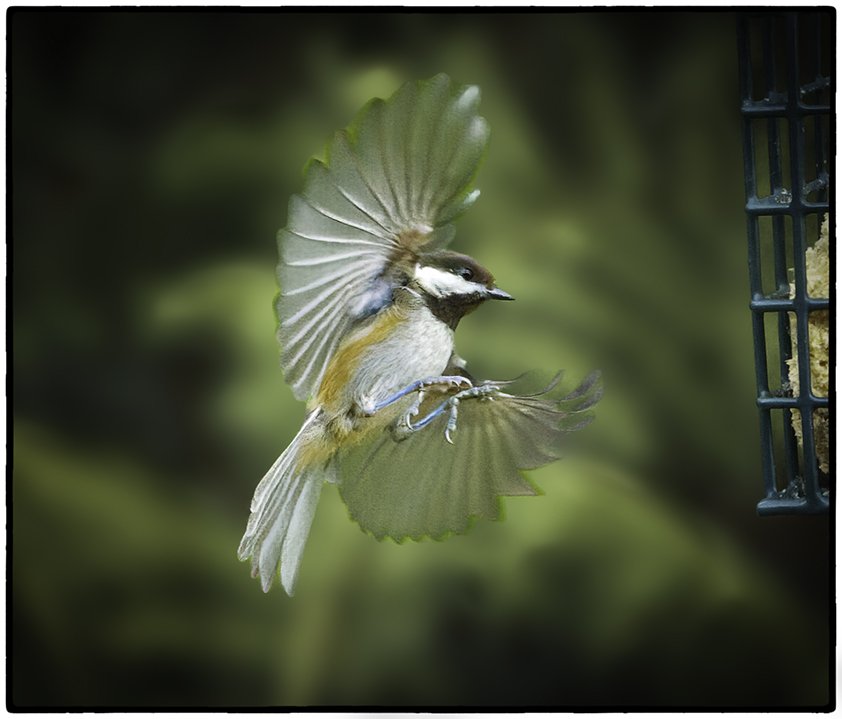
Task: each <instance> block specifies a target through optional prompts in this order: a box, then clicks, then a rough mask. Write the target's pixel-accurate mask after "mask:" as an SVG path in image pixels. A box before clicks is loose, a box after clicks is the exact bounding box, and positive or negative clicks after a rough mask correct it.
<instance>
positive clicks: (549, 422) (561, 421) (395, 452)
mask: <svg viewBox="0 0 842 719" xmlns="http://www.w3.org/2000/svg"><path fill="white" fill-rule="evenodd" d="M600 391H601V390H600V384H599V382H598V375H597V376H594V377H589V378H588V379H587V380H585V382H584V383H583V385H582V386H580V387H579V388H577V389H576V390H575V391H574V392H572V393H570V394H569V395H566V396H564V395H561V394H560V393H559V392H557V391H555V389H554V388H550V389H548V390H547V391H546V392H544V393H536V394H533V395H528V394H525V395H519V394H512V393H511V392H510V391H509V387H506V391H505V392H503V393H501V394H498V395H497V396H494V397H492V398H482V399H463V400H462V402H461V404H460V405H459V422H458V429H457V431H456V433H455V435H454V437H453V439H454V444H452V445H451V444H448V443H447V442H446V441H445V438H444V429H445V426H446V425H447V413H444V414H442V415H440V416H439V417H437V418H436V419H435V420H433V421H432V422H431V423H430V424H429V425H427V426H426V427H424V428H423V429H421V430H419V431H417V432H415V433H414V434H411V435H410V436H409V437H407V438H406V439H404V440H402V441H395V439H394V438H393V437H392V436H391V434H390V433H388V432H384V433H383V434H382V435H380V436H378V437H377V438H376V439H374V440H373V441H371V442H370V443H368V444H364V445H359V446H357V447H354V448H351V449H348V450H346V451H344V452H343V454H342V455H341V456H340V458H339V463H338V466H339V476H340V479H341V483H340V491H341V493H342V497H343V499H344V500H345V503H346V504H347V505H348V509H349V511H350V513H351V516H352V517H353V518H354V519H355V520H356V521H357V522H358V523H359V524H360V526H361V527H362V528H363V529H364V530H366V531H368V532H370V533H371V534H373V535H374V536H376V537H378V538H380V539H382V538H384V537H391V538H393V539H396V540H398V541H402V540H404V539H407V538H411V539H415V540H418V539H422V538H424V537H432V538H435V539H440V538H442V537H444V536H446V535H447V534H449V533H452V532H456V533H459V532H464V531H465V530H466V529H467V528H468V526H469V524H470V522H471V521H472V519H473V518H476V517H480V518H485V519H497V518H499V516H500V502H499V497H501V496H517V495H534V494H537V490H536V489H535V488H534V487H533V485H532V484H530V483H529V482H528V481H527V480H526V479H525V478H524V477H523V475H522V474H521V470H524V469H534V468H536V467H539V466H542V465H544V464H547V463H548V462H551V461H553V460H555V459H558V458H559V456H560V445H561V444H562V441H563V438H564V435H566V434H568V433H569V432H571V431H574V430H575V429H576V428H577V427H578V426H579V425H581V424H583V422H582V420H583V418H584V416H585V415H586V414H587V413H588V409H589V408H590V407H591V406H592V405H593V403H594V401H595V399H594V397H596V399H598V398H599V394H600ZM432 404H434V403H433V402H430V401H426V402H425V403H424V405H422V410H421V413H422V414H423V413H424V412H425V411H428V410H429V407H430V406H431V405H432Z"/></svg>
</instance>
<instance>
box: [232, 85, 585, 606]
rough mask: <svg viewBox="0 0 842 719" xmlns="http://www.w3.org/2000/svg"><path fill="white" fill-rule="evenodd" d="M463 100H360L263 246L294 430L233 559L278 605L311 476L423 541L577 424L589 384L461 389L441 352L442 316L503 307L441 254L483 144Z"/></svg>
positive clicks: (417, 96) (521, 484)
mask: <svg viewBox="0 0 842 719" xmlns="http://www.w3.org/2000/svg"><path fill="white" fill-rule="evenodd" d="M478 103H479V89H478V88H477V87H473V86H471V87H466V88H463V89H461V90H459V91H457V92H453V91H452V90H451V88H450V80H449V78H448V77H447V76H446V75H437V76H436V77H434V78H433V79H431V80H429V81H427V82H421V83H408V84H406V85H404V86H403V87H402V88H401V89H400V90H398V92H397V93H396V94H395V95H394V96H392V97H391V98H390V99H389V100H387V101H385V102H384V101H382V100H374V101H373V102H371V103H369V104H368V105H367V106H366V107H365V108H363V110H362V111H361V113H360V115H359V116H358V118H357V120H356V122H355V124H354V125H352V127H351V128H349V129H348V130H342V131H339V132H338V133H336V135H335V137H334V139H333V142H332V144H331V145H330V147H329V151H328V158H327V161H326V162H320V161H318V160H314V161H312V162H311V163H310V165H309V166H308V168H307V173H306V181H305V187H304V191H303V193H302V194H301V195H294V196H293V197H292V199H291V200H290V205H289V218H288V225H287V227H286V229H284V230H281V232H280V233H279V237H278V243H279V249H280V254H281V262H280V265H279V268H278V274H279V277H278V279H279V283H280V287H281V294H280V295H279V298H278V301H277V313H278V318H279V321H280V326H279V331H278V338H279V341H280V344H281V347H282V364H283V367H284V373H285V378H286V380H287V382H288V383H289V384H290V386H291V387H292V390H293V392H294V394H295V396H296V397H297V398H298V399H300V400H307V403H308V404H307V409H308V413H307V416H306V418H305V419H304V423H303V425H302V427H301V429H300V430H299V432H298V434H297V435H296V436H295V438H294V439H293V440H292V442H291V443H290V445H289V446H288V447H287V449H286V450H285V451H284V452H283V454H281V456H280V457H279V458H278V459H277V461H276V462H275V463H274V464H273V465H272V467H271V468H270V469H269V471H268V472H267V474H266V475H265V476H264V477H263V479H262V481H261V482H260V484H259V485H258V486H257V490H256V491H255V494H254V498H253V500H252V503H251V516H250V517H249V521H248V526H247V528H246V531H245V535H244V536H243V539H242V542H241V543H240V547H239V551H238V556H239V558H240V559H241V560H248V559H250V560H251V567H252V576H259V577H260V580H261V584H262V586H263V590H264V591H268V590H269V588H270V587H271V586H272V583H273V581H274V580H275V578H276V576H277V575H278V574H279V573H280V579H281V583H282V585H283V587H284V589H285V590H286V591H287V593H288V594H290V595H291V594H292V593H293V589H294V587H295V583H296V579H297V576H298V570H299V566H300V563H301V556H302V552H303V550H304V545H305V542H306V540H307V536H308V534H309V531H310V525H311V524H312V521H313V516H314V514H315V511H316V504H317V502H318V499H319V494H320V492H321V488H322V485H323V483H324V482H326V481H327V482H337V483H338V484H339V488H340V492H341V494H342V496H343V499H344V500H345V502H346V504H347V505H348V508H349V511H350V513H351V516H352V517H353V518H354V519H355V520H356V521H357V522H359V524H360V525H361V527H362V528H363V529H364V530H366V531H368V532H370V533H372V534H373V535H374V536H376V537H378V538H383V537H393V538H395V539H397V540H398V541H400V540H402V539H404V538H407V537H409V538H414V539H420V538H422V537H425V536H429V537H433V538H441V537H443V536H445V535H447V534H448V533H452V532H461V531H464V530H465V529H466V528H467V527H468V523H469V522H470V521H471V519H472V518H473V517H488V518H492V519H493V518H497V516H498V515H499V496H501V495H529V494H536V493H537V492H536V490H535V488H534V487H533V486H532V485H531V484H530V483H529V482H528V481H526V480H525V479H524V477H523V476H522V475H521V473H520V471H519V470H520V469H530V468H534V467H538V466H540V465H542V464H545V463H547V462H549V461H552V460H554V459H556V458H558V456H559V454H558V440H559V439H560V437H561V435H562V434H564V433H565V432H569V431H572V430H573V429H577V428H578V427H579V426H581V425H582V424H584V423H586V421H587V420H588V419H589V417H588V416H586V415H583V414H582V413H583V412H584V410H586V409H588V408H589V407H591V406H592V405H593V404H594V403H595V402H596V401H597V400H598V398H599V394H600V389H599V382H598V376H597V374H596V373H594V374H593V375H591V376H590V377H588V378H587V379H586V380H585V381H584V382H583V383H582V384H581V385H580V386H579V387H578V388H577V389H576V390H574V391H573V392H572V393H570V394H568V395H566V396H558V393H557V392H556V384H557V379H556V381H554V382H552V383H551V384H550V386H548V387H545V388H543V389H542V390H540V391H536V392H530V393H521V394H518V393H515V392H514V391H513V387H514V385H513V383H512V382H494V381H483V382H478V381H477V380H475V379H474V378H473V377H471V376H470V374H468V372H467V371H466V370H465V362H464V361H463V360H462V359H461V358H460V357H459V356H458V355H457V353H456V351H455V348H454V340H453V335H454V330H455V329H456V327H457V325H458V324H459V320H460V319H461V318H462V317H463V316H464V315H466V314H467V313H469V312H471V311H472V310H474V309H476V308H477V307H478V306H479V305H481V304H483V303H484V302H486V301H487V300H511V299H512V297H511V296H510V295H509V294H508V293H506V292H504V291H503V290H501V289H499V288H498V287H497V286H496V284H495V281H494V277H493V276H492V275H491V273H490V272H489V271H488V270H487V269H485V268H484V267H482V266H481V265H479V264H478V263H477V262H476V261H475V260H473V259H472V258H470V257H468V256H466V255H462V254H458V253H455V252H452V251H449V250H446V249H444V247H445V246H446V245H447V244H448V243H449V242H450V240H451V239H452V237H453V234H454V229H453V226H452V224H450V223H451V221H452V220H453V219H454V218H455V217H456V216H457V215H458V214H460V213H461V212H463V211H464V210H465V209H467V208H468V207H469V206H470V205H471V204H473V202H474V201H475V200H476V198H477V196H478V195H479V191H477V190H474V191H472V192H468V187H469V185H470V183H471V181H472V179H473V177H474V175H475V173H476V171H477V167H478V164H479V161H480V158H481V157H482V154H483V152H484V149H485V146H486V143H487V141H488V135H489V130H488V125H487V123H486V121H485V119H484V118H482V117H480V116H479V115H478V114H477V106H478Z"/></svg>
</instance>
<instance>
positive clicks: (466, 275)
mask: <svg viewBox="0 0 842 719" xmlns="http://www.w3.org/2000/svg"><path fill="white" fill-rule="evenodd" d="M453 271H454V272H455V273H456V274H457V275H459V277H461V278H462V279H463V280H468V281H470V280H472V279H473V278H474V271H473V270H472V269H471V268H470V267H457V268H456V269H455V270H453Z"/></svg>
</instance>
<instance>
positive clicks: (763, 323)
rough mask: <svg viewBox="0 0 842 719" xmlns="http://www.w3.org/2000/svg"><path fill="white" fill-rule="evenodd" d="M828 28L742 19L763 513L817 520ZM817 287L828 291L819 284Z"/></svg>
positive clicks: (824, 473)
mask: <svg viewBox="0 0 842 719" xmlns="http://www.w3.org/2000/svg"><path fill="white" fill-rule="evenodd" d="M833 21H834V18H833V12H832V11H824V12H822V11H813V12H786V13H770V12H764V13H758V14H751V13H745V14H742V15H740V17H739V20H738V48H739V62H740V88H741V100H742V104H741V111H742V118H743V149H744V167H745V188H746V214H747V227H748V233H747V234H748V250H749V253H748V255H749V280H750V285H751V302H750V307H751V312H752V322H753V330H754V348H755V368H756V373H757V406H758V409H759V416H760V439H761V460H762V469H763V480H764V484H765V498H764V499H762V500H761V501H760V502H759V503H758V505H757V510H758V512H759V513H760V514H801V513H805V514H806V513H820V512H826V511H827V510H828V506H829V467H830V466H831V464H832V457H831V454H832V453H833V442H832V441H831V438H832V431H831V429H832V428H831V422H832V415H831V412H830V407H829V403H828V397H829V395H830V394H831V392H830V391H829V389H828V385H829V384H830V383H831V382H832V379H831V377H830V375H831V373H830V371H829V368H830V367H832V365H831V364H830V360H831V357H830V356H829V354H830V343H829V341H828V339H827V338H828V332H829V311H830V298H829V295H830V292H829V286H830V280H829V276H828V274H827V273H829V268H830V267H831V266H832V263H831V262H830V260H829V255H827V254H825V255H824V256H823V258H824V260H825V262H826V264H824V265H821V262H820V261H819V260H820V259H822V258H819V254H818V253H819V251H820V250H822V251H824V250H825V245H826V246H827V252H832V251H833V250H832V248H833V238H834V231H833V224H834V223H833V221H832V220H833V218H829V217H828V212H829V202H828V200H829V196H830V192H829V185H830V178H831V177H832V175H833V162H834V156H833V154H832V152H831V144H832V143H833V141H834V138H833V134H832V126H831V111H830V108H831V98H832V97H833V91H834V88H833V86H832V78H831V74H830V66H831V62H832V61H833V57H834V40H835V37H834V25H833ZM823 222H826V226H825V227H824V228H823V227H822V224H823ZM823 234H826V236H827V239H824V240H821V237H822V235H823ZM811 246H814V248H813V249H811V250H810V251H809V252H808V247H811ZM817 258H818V259H817ZM816 264H818V265H820V266H819V267H818V269H817V268H816V267H815V266H814V265H816ZM822 277H825V278H826V279H825V282H824V283H822V282H821V281H818V282H817V279H818V280H821V278H822ZM817 287H818V288H819V289H818V290H817ZM811 290H812V291H813V293H816V292H818V293H819V294H820V295H823V296H813V294H811ZM811 340H812V345H811Z"/></svg>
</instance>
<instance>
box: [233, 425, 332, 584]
mask: <svg viewBox="0 0 842 719" xmlns="http://www.w3.org/2000/svg"><path fill="white" fill-rule="evenodd" d="M315 416H316V413H315V412H314V413H313V414H311V415H310V417H308V418H307V420H306V421H305V422H304V425H303V426H302V427H301V430H300V431H299V432H298V434H297V435H296V436H295V439H293V441H292V442H291V443H290V445H289V447H287V448H286V450H284V452H283V454H282V455H281V456H280V457H278V459H277V460H276V461H275V463H274V464H273V465H272V466H271V467H270V469H269V471H268V472H267V473H266V475H265V476H264V477H263V479H262V480H261V481H260V484H258V485H257V489H256V490H255V492H254V498H253V499H252V501H251V515H250V516H249V520H248V525H247V526H246V532H245V534H244V535H243V539H242V541H241V542H240V547H239V549H238V550H237V556H238V557H239V558H240V560H241V561H245V560H247V559H249V558H250V559H251V573H252V576H253V577H256V576H260V583H261V586H262V587H263V591H264V592H268V591H269V589H270V588H271V586H272V582H273V581H274V580H275V577H277V575H278V567H279V566H280V575H281V584H282V585H283V587H284V590H286V592H287V594H289V595H290V596H292V593H293V590H294V588H295V581H296V579H297V578H298V568H299V566H300V564H301V556H302V554H303V552H304V545H305V544H306V542H307V536H308V535H309V533H310V525H311V524H312V523H313V517H314V515H315V513H316V505H317V504H318V502H319V495H320V494H321V491H322V483H323V482H324V481H325V479H328V477H327V476H326V472H327V471H329V470H326V469H325V468H323V467H320V466H319V467H306V466H305V467H301V466H299V457H300V451H301V448H302V446H303V444H304V442H305V441H306V440H307V438H308V435H310V434H311V432H312V429H313V423H314V421H315Z"/></svg>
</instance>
